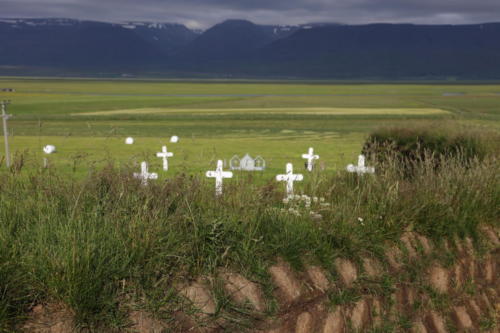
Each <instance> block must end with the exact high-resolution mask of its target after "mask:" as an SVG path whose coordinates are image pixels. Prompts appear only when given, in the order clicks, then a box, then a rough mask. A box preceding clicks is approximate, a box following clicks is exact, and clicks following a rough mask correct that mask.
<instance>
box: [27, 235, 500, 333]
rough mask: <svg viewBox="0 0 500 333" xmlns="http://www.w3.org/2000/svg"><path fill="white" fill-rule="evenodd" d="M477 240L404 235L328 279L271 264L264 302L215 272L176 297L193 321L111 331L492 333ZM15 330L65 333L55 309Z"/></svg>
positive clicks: (134, 320)
mask: <svg viewBox="0 0 500 333" xmlns="http://www.w3.org/2000/svg"><path fill="white" fill-rule="evenodd" d="M482 232H483V235H484V236H485V239H486V240H487V241H486V242H485V243H486V246H485V247H484V248H483V250H482V251H477V250H476V249H475V248H474V246H473V243H472V240H471V239H470V238H465V239H464V240H461V241H455V242H451V241H446V242H445V243H444V248H443V247H437V246H436V245H435V244H433V243H432V242H431V241H430V240H429V239H427V238H426V237H423V236H421V235H418V234H416V233H414V232H408V233H405V234H404V235H403V237H401V239H400V241H399V242H398V243H397V244H393V245H392V246H390V247H388V250H387V251H386V252H385V257H384V258H383V259H381V258H374V257H368V256H367V257H363V258H362V259H361V260H360V261H359V262H356V263H355V262H353V261H351V260H348V259H345V258H338V259H336V260H335V262H334V264H333V266H334V268H335V273H334V274H330V273H328V272H326V271H325V270H323V269H322V268H320V267H317V266H306V269H305V270H304V271H303V272H296V271H293V270H292V269H291V267H290V265H289V264H288V263H286V262H284V261H283V260H280V259H279V260H278V261H277V263H276V264H275V265H273V266H271V267H270V268H269V269H268V273H269V275H270V277H271V281H272V284H273V286H274V289H273V291H272V293H273V297H265V296H264V295H265V291H264V289H263V288H262V286H260V285H259V284H257V283H255V282H253V281H251V280H249V279H247V278H246V277H244V276H242V275H240V274H238V273H236V272H229V271H225V270H221V271H220V272H219V274H218V276H216V277H211V278H204V279H199V280H197V281H195V282H192V283H189V284H185V285H182V286H179V287H178V291H179V295H181V296H182V297H183V298H184V299H185V300H186V301H187V302H189V304H190V308H191V309H192V310H193V311H183V312H179V313H177V314H176V315H175V318H176V320H174V321H171V322H168V323H167V322H164V321H161V320H158V319H155V318H153V316H152V315H150V314H148V313H145V312H143V311H133V312H131V313H130V316H129V321H130V326H129V327H128V328H124V329H122V330H118V331H119V332H140V333H146V332H148V333H149V332H151V333H152V332H155V333H156V332H222V331H224V332H228V331H229V332H236V331H238V332H240V331H241V332H246V331H248V332H262V333H264V332H265V333H286V332H296V333H308V332H321V333H337V332H369V331H372V332H386V331H388V332H389V331H395V332H415V333H416V332H421V333H424V332H438V333H441V332H500V326H499V324H500V239H499V232H498V230H496V229H494V228H491V227H484V228H482ZM442 251H447V252H449V253H453V254H454V256H453V257H454V258H455V259H454V260H451V261H450V262H449V264H447V265H443V263H442V262H441V261H438V260H436V259H435V258H436V257H437V256H438V252H441V253H440V254H442ZM214 281H217V283H215V282H214ZM383 281H393V283H387V284H386V283H383ZM215 285H220V286H222V289H223V290H224V293H225V295H227V297H228V298H229V299H231V301H232V302H234V303H235V304H239V305H241V307H242V309H245V311H244V312H245V317H246V318H247V319H248V318H250V321H249V322H250V323H251V324H250V325H248V322H247V324H245V325H243V324H242V326H241V327H240V328H235V327H238V326H235V323H234V320H233V321H232V322H231V323H230V321H229V320H228V318H227V317H224V316H221V315H220V314H219V311H218V309H219V307H218V306H217V302H218V301H217V299H218V298H217V297H214V295H215V294H216V293H217V291H216V290H215V289H214V288H215V287H214V286H215ZM381 286H386V287H381ZM268 296H269V295H268ZM270 309H274V311H270ZM270 313H272V315H271V314H270ZM23 330H24V331H26V332H39V333H49V332H51V333H66V332H72V331H74V328H73V324H72V318H71V314H70V312H69V311H68V310H65V309H64V307H58V306H55V305H37V306H35V307H34V308H33V309H32V313H31V316H30V319H29V320H28V321H27V322H26V323H25V324H24V325H23Z"/></svg>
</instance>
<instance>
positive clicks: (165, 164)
mask: <svg viewBox="0 0 500 333" xmlns="http://www.w3.org/2000/svg"><path fill="white" fill-rule="evenodd" d="M156 156H157V157H160V158H163V170H165V171H167V170H168V158H169V157H172V156H174V153H171V152H168V151H167V146H163V147H161V152H159V153H156Z"/></svg>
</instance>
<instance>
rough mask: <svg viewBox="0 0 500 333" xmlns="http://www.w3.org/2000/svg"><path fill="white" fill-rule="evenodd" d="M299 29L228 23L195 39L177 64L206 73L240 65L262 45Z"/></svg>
mask: <svg viewBox="0 0 500 333" xmlns="http://www.w3.org/2000/svg"><path fill="white" fill-rule="evenodd" d="M297 28H298V27H280V26H264V25H256V24H254V23H252V22H249V21H245V20H227V21H225V22H222V23H220V24H217V25H215V26H213V27H212V28H210V29H208V30H207V31H205V32H204V33H203V34H202V35H200V36H199V37H198V38H196V39H194V40H193V41H192V42H191V43H189V44H188V45H187V46H186V47H185V48H184V49H182V50H181V51H180V52H179V53H178V54H177V57H175V58H174V61H175V62H176V63H180V64H183V65H187V66H188V67H196V68H197V69H205V70H209V69H210V66H214V65H217V66H218V67H219V64H226V65H227V64H228V61H229V62H231V63H233V62H241V61H243V60H245V59H248V58H250V57H252V56H254V55H255V52H256V51H257V50H258V49H260V48H261V47H264V46H265V45H267V44H269V43H271V42H273V41H275V40H277V39H280V38H283V37H286V36H289V35H290V34H292V33H293V32H294V31H296V30H297Z"/></svg>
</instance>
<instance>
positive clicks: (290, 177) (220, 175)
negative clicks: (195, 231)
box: [134, 146, 375, 197]
mask: <svg viewBox="0 0 500 333" xmlns="http://www.w3.org/2000/svg"><path fill="white" fill-rule="evenodd" d="M156 156H157V157H159V158H162V159H163V170H165V171H167V170H168V158H169V157H172V156H174V154H173V153H171V152H169V151H168V150H167V146H163V147H162V151H161V152H158V153H157V154H156ZM302 158H304V159H306V160H307V164H306V168H307V170H308V171H312V170H313V167H314V161H315V160H317V159H319V155H315V154H314V149H313V148H309V150H308V153H307V154H303V155H302ZM347 171H348V172H353V173H357V174H358V175H363V174H365V173H374V172H375V168H373V167H367V166H365V157H364V156H363V155H359V157H358V165H353V164H349V165H348V166H347ZM134 177H135V178H139V179H141V184H142V185H147V184H148V180H149V179H158V174H157V173H154V172H152V173H150V172H149V171H148V164H147V163H146V162H142V163H141V172H140V173H134ZM206 177H207V178H215V195H216V196H220V195H222V184H223V180H224V178H232V177H233V173H232V172H231V171H224V170H223V162H222V160H218V161H217V168H216V169H215V171H207V172H206ZM303 179H304V176H303V175H302V174H294V173H293V165H292V163H287V164H286V173H285V174H281V175H277V176H276V180H277V181H280V182H286V194H287V196H288V197H290V196H293V184H294V182H296V181H302V180H303Z"/></svg>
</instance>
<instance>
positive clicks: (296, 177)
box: [276, 163, 304, 197]
mask: <svg viewBox="0 0 500 333" xmlns="http://www.w3.org/2000/svg"><path fill="white" fill-rule="evenodd" d="M303 179H304V176H302V175H301V174H294V173H293V165H292V163H287V164H286V174H284V175H277V176H276V180H277V181H279V182H286V195H287V197H291V196H293V182H295V181H302V180H303Z"/></svg>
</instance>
